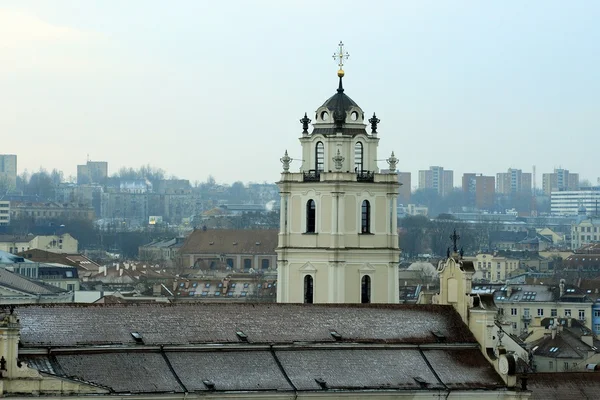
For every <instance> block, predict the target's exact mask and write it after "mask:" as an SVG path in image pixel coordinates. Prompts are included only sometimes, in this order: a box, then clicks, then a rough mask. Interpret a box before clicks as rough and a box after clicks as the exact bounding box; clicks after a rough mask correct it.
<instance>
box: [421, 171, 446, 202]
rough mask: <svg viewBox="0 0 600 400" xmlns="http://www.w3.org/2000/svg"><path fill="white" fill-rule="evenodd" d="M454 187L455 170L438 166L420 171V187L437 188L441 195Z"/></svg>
mask: <svg viewBox="0 0 600 400" xmlns="http://www.w3.org/2000/svg"><path fill="white" fill-rule="evenodd" d="M453 187H454V171H449V170H444V168H443V167H437V166H432V167H429V169H428V170H420V171H419V189H435V190H436V191H437V192H438V194H439V195H441V196H445V195H447V194H449V193H450V192H451V191H452V188H453Z"/></svg>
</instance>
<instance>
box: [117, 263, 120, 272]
mask: <svg viewBox="0 0 600 400" xmlns="http://www.w3.org/2000/svg"><path fill="white" fill-rule="evenodd" d="M119 268H120V263H117V271H118V270H119Z"/></svg>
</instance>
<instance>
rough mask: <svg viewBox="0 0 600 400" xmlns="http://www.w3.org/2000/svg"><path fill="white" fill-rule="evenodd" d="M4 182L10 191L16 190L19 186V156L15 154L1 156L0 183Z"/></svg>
mask: <svg viewBox="0 0 600 400" xmlns="http://www.w3.org/2000/svg"><path fill="white" fill-rule="evenodd" d="M3 181H5V182H6V183H7V184H8V189H12V190H14V189H15V188H16V186H17V156H16V155H14V154H0V183H1V182H3ZM2 194H4V193H2Z"/></svg>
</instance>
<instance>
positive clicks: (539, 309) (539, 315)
mask: <svg viewBox="0 0 600 400" xmlns="http://www.w3.org/2000/svg"><path fill="white" fill-rule="evenodd" d="M537 315H538V317H543V316H544V309H543V308H538V314H537Z"/></svg>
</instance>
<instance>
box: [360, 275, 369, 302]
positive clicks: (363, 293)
mask: <svg viewBox="0 0 600 400" xmlns="http://www.w3.org/2000/svg"><path fill="white" fill-rule="evenodd" d="M360 302H361V303H363V304H365V303H370V302H371V277H370V276H369V275H365V276H363V277H362V279H361V281H360Z"/></svg>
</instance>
